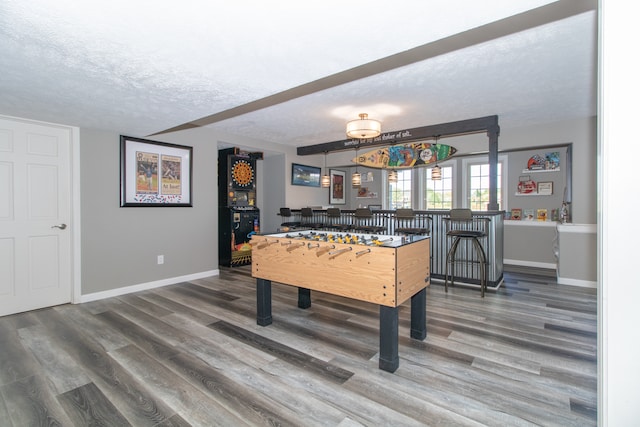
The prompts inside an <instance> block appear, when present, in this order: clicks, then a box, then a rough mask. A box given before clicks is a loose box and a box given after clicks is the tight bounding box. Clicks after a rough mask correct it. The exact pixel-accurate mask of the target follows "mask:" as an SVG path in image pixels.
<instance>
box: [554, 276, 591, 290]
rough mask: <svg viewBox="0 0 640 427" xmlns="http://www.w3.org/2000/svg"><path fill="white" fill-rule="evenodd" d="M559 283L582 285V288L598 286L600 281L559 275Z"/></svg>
mask: <svg viewBox="0 0 640 427" xmlns="http://www.w3.org/2000/svg"><path fill="white" fill-rule="evenodd" d="M557 280H558V284H559V285H572V286H580V287H582V288H594V289H595V288H597V287H598V282H594V281H591V280H580V279H571V278H569V277H558V279H557Z"/></svg>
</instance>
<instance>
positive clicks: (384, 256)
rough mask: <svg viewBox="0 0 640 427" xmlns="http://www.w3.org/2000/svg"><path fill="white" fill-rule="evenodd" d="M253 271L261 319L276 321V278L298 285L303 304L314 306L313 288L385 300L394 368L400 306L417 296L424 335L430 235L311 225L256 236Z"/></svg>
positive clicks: (383, 351)
mask: <svg viewBox="0 0 640 427" xmlns="http://www.w3.org/2000/svg"><path fill="white" fill-rule="evenodd" d="M251 246H252V252H253V257H252V262H251V274H252V276H253V277H254V278H256V279H257V323H258V325H261V326H267V325H270V324H271V323H272V321H273V319H272V313H271V282H272V281H273V282H278V283H282V284H286V285H291V286H297V287H298V307H300V308H309V307H311V291H312V290H313V291H320V292H326V293H328V294H332V295H339V296H342V297H346V298H352V299H355V300H358V301H365V302H369V303H373V304H377V305H379V306H380V356H379V368H380V369H383V370H385V371H388V372H394V371H395V370H396V369H397V368H398V365H399V358H398V307H399V306H400V305H402V304H403V303H404V302H406V301H407V300H409V299H411V332H410V335H411V338H415V339H419V340H423V339H424V338H425V337H426V335H427V327H426V287H427V286H429V274H430V273H429V267H430V263H429V248H430V242H429V237H428V236H391V235H370V234H360V233H332V232H327V231H319V230H305V231H295V232H288V233H277V234H268V235H254V236H253V238H252V239H251Z"/></svg>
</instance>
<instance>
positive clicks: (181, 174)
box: [120, 136, 193, 207]
mask: <svg viewBox="0 0 640 427" xmlns="http://www.w3.org/2000/svg"><path fill="white" fill-rule="evenodd" d="M192 154H193V147H186V146H183V145H176V144H169V143H165V142H156V141H149V140H146V139H140V138H133V137H129V136H120V206H121V207H129V206H138V207H142V206H145V207H147V206H149V207H151V206H156V207H157V206H163V207H164V206H188V207H190V206H192V204H191V178H192V172H191V168H192V161H193V155H192Z"/></svg>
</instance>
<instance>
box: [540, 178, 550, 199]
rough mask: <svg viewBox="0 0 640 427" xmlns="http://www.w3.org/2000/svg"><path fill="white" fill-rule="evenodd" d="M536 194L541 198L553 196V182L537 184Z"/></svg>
mask: <svg viewBox="0 0 640 427" xmlns="http://www.w3.org/2000/svg"><path fill="white" fill-rule="evenodd" d="M538 194H540V195H542V196H550V195H552V194H553V181H549V182H539V183H538Z"/></svg>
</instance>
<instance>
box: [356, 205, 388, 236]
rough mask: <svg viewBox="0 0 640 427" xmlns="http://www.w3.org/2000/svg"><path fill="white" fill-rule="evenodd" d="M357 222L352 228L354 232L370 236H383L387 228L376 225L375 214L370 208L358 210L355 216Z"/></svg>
mask: <svg viewBox="0 0 640 427" xmlns="http://www.w3.org/2000/svg"><path fill="white" fill-rule="evenodd" d="M354 218H355V222H354V224H353V226H352V229H353V230H354V231H358V232H361V233H369V234H382V233H384V232H385V231H386V230H387V227H383V226H380V225H375V224H374V223H373V222H374V220H373V213H372V212H371V209H369V208H357V209H356V212H355V214H354Z"/></svg>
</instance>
